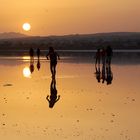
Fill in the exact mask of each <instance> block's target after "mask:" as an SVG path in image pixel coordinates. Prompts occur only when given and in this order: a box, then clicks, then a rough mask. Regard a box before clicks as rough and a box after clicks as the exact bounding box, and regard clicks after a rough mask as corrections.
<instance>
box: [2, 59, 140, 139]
mask: <svg viewBox="0 0 140 140" xmlns="http://www.w3.org/2000/svg"><path fill="white" fill-rule="evenodd" d="M7 62H8V63H7ZM40 63H41V68H40V70H39V71H38V69H37V68H36V67H35V70H34V72H33V73H32V78H24V77H23V74H22V71H23V68H25V67H26V66H28V71H29V65H30V62H23V61H21V60H20V61H19V60H18V61H15V60H11V59H9V60H8V61H4V60H0V69H1V73H0V77H1V78H0V91H1V94H0V121H1V123H0V139H1V140H9V139H14V140H25V139H29V140H39V139H40V138H41V139H42V140H46V139H48V140H65V139H67V140H94V139H95V140H128V139H130V140H139V138H140V133H139V130H140V126H139V124H140V119H139V118H140V110H139V106H140V102H139V100H140V94H139V91H140V86H139V83H140V79H139V77H140V72H139V71H140V65H116V64H114V63H112V64H111V65H110V67H108V66H107V65H105V66H104V67H103V65H102V64H101V65H100V67H98V66H97V67H94V66H95V65H94V64H93V61H92V63H89V62H88V63H83V61H78V63H77V61H76V62H74V61H72V62H70V61H67V60H61V61H59V63H58V67H57V75H56V79H52V77H51V72H50V69H49V68H50V67H49V66H50V65H49V62H48V61H40ZM5 64H6V65H5ZM36 64H37V61H35V62H34V66H36ZM102 69H103V70H102ZM95 70H96V71H98V72H99V76H98V77H99V80H100V83H102V79H100V77H102V71H103V73H105V79H106V80H105V81H104V83H105V84H98V82H97V80H96V78H95V77H93V76H94V74H93V72H94V71H95ZM104 71H105V72H104ZM111 71H113V74H115V78H114V77H113V84H111V85H110V86H106V83H107V79H109V75H110V73H112V72H111ZM132 73H133V76H131V75H130V74H132ZM113 74H112V75H113ZM107 77H108V78H107ZM60 93H61V97H60V96H59V94H60ZM46 96H48V97H47V98H48V100H49V102H48V101H47V100H46ZM57 100H58V101H57ZM50 104H51V105H50ZM49 105H50V106H53V108H52V109H50V108H49Z"/></svg>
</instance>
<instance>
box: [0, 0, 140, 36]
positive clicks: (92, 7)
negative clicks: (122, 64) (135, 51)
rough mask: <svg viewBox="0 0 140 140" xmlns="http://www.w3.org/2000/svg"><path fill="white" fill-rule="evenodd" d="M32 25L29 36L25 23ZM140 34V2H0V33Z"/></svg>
mask: <svg viewBox="0 0 140 140" xmlns="http://www.w3.org/2000/svg"><path fill="white" fill-rule="evenodd" d="M24 22H29V23H30V24H31V26H32V29H31V31H29V32H28V33H27V32H25V31H23V30H22V24H23V23H24ZM116 31H140V0H0V32H21V33H27V34H30V35H63V34H76V33H79V34H83V33H97V32H116Z"/></svg>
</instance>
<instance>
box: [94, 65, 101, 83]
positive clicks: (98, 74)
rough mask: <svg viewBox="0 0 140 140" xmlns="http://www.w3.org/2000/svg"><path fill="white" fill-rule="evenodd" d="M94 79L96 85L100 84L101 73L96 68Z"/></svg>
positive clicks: (98, 68)
mask: <svg viewBox="0 0 140 140" xmlns="http://www.w3.org/2000/svg"><path fill="white" fill-rule="evenodd" d="M95 74H96V79H97V81H98V83H100V80H101V71H100V67H96V73H95Z"/></svg>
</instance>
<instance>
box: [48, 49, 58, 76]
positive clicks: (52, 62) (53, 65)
mask: <svg viewBox="0 0 140 140" xmlns="http://www.w3.org/2000/svg"><path fill="white" fill-rule="evenodd" d="M46 57H47V59H50V70H51V73H52V77H55V74H56V65H57V58H58V59H60V58H59V55H58V54H57V53H56V52H55V51H54V49H53V47H49V52H48V54H47V55H46ZM48 57H49V58H48Z"/></svg>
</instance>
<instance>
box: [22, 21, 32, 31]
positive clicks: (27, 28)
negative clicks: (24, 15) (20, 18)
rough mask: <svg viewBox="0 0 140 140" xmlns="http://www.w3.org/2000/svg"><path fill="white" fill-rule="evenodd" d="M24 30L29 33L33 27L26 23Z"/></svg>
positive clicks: (23, 26)
mask: <svg viewBox="0 0 140 140" xmlns="http://www.w3.org/2000/svg"><path fill="white" fill-rule="evenodd" d="M22 28H23V30H24V31H29V30H30V29H31V25H30V24H29V23H24V24H23V25H22Z"/></svg>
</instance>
